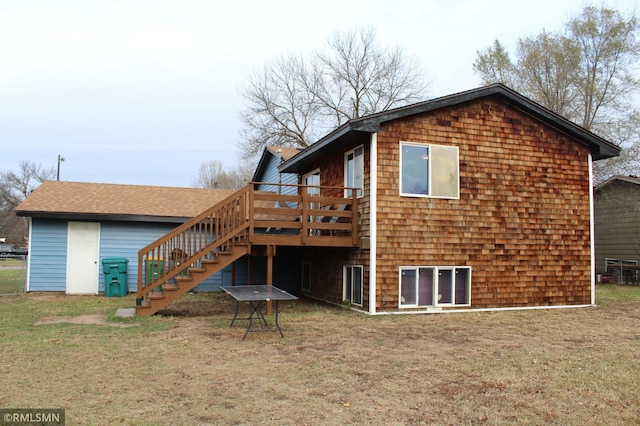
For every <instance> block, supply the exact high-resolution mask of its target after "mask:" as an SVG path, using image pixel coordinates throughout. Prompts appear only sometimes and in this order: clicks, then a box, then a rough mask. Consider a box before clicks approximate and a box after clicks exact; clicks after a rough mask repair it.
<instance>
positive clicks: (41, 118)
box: [0, 0, 636, 186]
mask: <svg viewBox="0 0 640 426" xmlns="http://www.w3.org/2000/svg"><path fill="white" fill-rule="evenodd" d="M605 3H606V4H607V5H608V6H610V7H614V8H617V9H618V10H620V11H622V12H624V13H625V14H628V13H630V12H632V11H633V10H632V8H634V7H635V4H636V2H635V1H628V0H609V1H606V2H605ZM584 4H585V3H584V2H583V1H581V0H533V1H528V0H527V1H524V0H519V1H515V0H437V1H436V0H386V1H379V0H370V1H365V0H353V1H351V0H322V1H320V0H318V1H316V0H307V1H300V0H297V1H294V0H270V1H264V0H260V1H244V0H235V1H224V2H223V1H214V0H210V1H206V0H0V146H1V147H2V148H1V150H0V171H9V170H13V171H17V170H18V165H19V163H20V161H31V162H34V163H36V164H41V165H43V166H45V167H54V168H55V167H56V166H57V158H58V155H62V156H64V158H65V162H63V163H62V164H61V168H60V170H61V171H60V179H61V180H68V181H79V182H105V183H126V184H141V185H163V186H191V185H192V183H193V181H194V179H195V177H196V174H197V170H198V168H199V166H200V164H201V163H202V162H206V161H209V160H213V159H215V160H220V161H222V162H223V163H225V165H226V167H227V168H232V167H233V166H235V165H236V163H237V161H238V151H237V143H238V142H239V139H240V135H239V128H240V123H239V120H238V115H239V112H240V111H241V110H242V107H243V99H242V97H241V95H240V92H241V90H242V88H243V87H244V86H245V84H246V82H247V80H248V77H249V75H250V73H251V72H253V71H256V70H259V69H261V67H262V66H263V64H265V63H266V62H267V61H270V60H272V59H275V58H277V57H278V56H281V55H286V54H290V53H305V52H308V51H310V50H313V49H317V48H321V47H322V46H323V44H324V43H325V42H326V40H327V38H328V37H329V36H330V35H331V34H332V33H334V32H335V31H336V30H340V31H345V30H350V29H354V28H360V27H367V28H369V27H370V28H374V29H375V30H376V34H377V39H378V41H380V42H381V43H382V44H385V45H390V46H400V47H402V48H403V49H404V50H405V52H406V53H407V54H409V55H412V56H415V57H416V58H417V59H418V61H420V62H421V63H422V65H423V67H424V69H425V72H426V77H427V79H428V80H430V81H432V85H431V93H430V95H431V96H430V97H435V96H440V95H447V94H451V93H455V92H459V91H463V90H467V89H471V88H474V87H477V86H478V85H479V80H478V79H477V78H476V77H475V76H474V75H473V70H472V64H473V61H474V60H475V57H476V52H477V51H478V50H483V49H485V48H486V47H487V46H489V45H490V44H491V43H492V42H493V40H495V39H496V38H497V39H499V40H500V41H501V42H502V43H503V44H504V45H505V46H506V47H507V48H508V49H509V50H510V51H512V49H513V47H514V46H515V44H516V41H517V39H518V37H524V36H528V35H532V34H537V33H539V32H540V31H541V30H542V29H543V28H545V29H547V30H550V31H555V30H559V29H560V28H561V27H562V24H563V22H565V21H566V20H567V18H569V17H570V16H574V15H576V14H578V13H579V12H580V11H581V10H582V6H583V5H584ZM597 4H600V3H597Z"/></svg>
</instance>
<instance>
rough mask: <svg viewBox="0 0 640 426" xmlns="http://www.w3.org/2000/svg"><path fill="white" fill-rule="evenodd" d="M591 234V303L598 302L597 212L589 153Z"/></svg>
mask: <svg viewBox="0 0 640 426" xmlns="http://www.w3.org/2000/svg"><path fill="white" fill-rule="evenodd" d="M588 158H589V234H590V242H591V304H592V305H595V304H596V245H595V235H594V232H595V213H594V208H593V157H592V156H591V153H589V157H588Z"/></svg>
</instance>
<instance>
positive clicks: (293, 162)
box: [280, 84, 620, 173]
mask: <svg viewBox="0 0 640 426" xmlns="http://www.w3.org/2000/svg"><path fill="white" fill-rule="evenodd" d="M489 96H500V97H501V98H502V99H504V100H505V101H507V102H508V103H509V104H510V105H512V106H513V107H515V108H517V109H519V110H520V111H522V112H523V113H526V114H528V115H531V116H533V117H535V118H537V119H538V120H541V121H543V122H545V123H546V124H548V125H550V126H551V127H554V128H556V129H557V130H559V131H561V132H563V133H565V134H567V135H569V136H571V137H572V138H574V139H577V140H578V141H580V142H582V143H584V144H586V145H588V146H589V147H590V149H591V153H592V155H593V158H594V160H602V159H605V158H611V157H615V156H618V155H619V154H620V147H618V146H617V145H615V144H613V143H611V142H609V141H607V140H605V139H603V138H601V137H599V136H597V135H596V134H594V133H592V132H590V131H588V130H586V129H584V128H582V127H580V126H578V125H577V124H575V123H572V122H571V121H569V120H567V119H565V118H563V117H561V116H560V115H558V114H555V113H554V112H552V111H550V110H548V109H547V108H544V107H543V106H541V105H539V104H537V103H535V102H533V101H532V100H531V99H528V98H526V97H524V96H522V95H521V94H519V93H518V92H516V91H514V90H512V89H510V88H508V87H506V86H504V85H502V84H493V85H490V86H485V87H480V88H476V89H471V90H468V91H466V92H461V93H456V94H453V95H448V96H444V97H441V98H436V99H432V100H429V101H425V102H420V103H418V104H413V105H407V106H405V107H400V108H396V109H393V110H389V111H384V112H380V113H376V114H371V115H369V116H366V117H362V118H357V119H354V120H350V121H348V122H347V123H345V124H343V125H342V126H340V127H339V128H337V129H336V130H335V131H333V132H332V133H330V134H328V135H327V136H325V137H324V138H322V139H320V141H318V142H317V143H315V144H313V145H311V146H310V147H309V148H307V149H306V150H304V151H302V152H301V153H300V154H298V155H296V156H295V157H294V158H292V159H290V160H289V161H286V162H285V163H283V164H282V165H281V167H280V171H281V172H284V173H288V172H294V173H295V172H298V171H299V169H300V167H301V165H302V164H304V163H305V162H306V160H307V159H308V158H309V157H315V156H317V155H318V154H317V153H318V151H321V150H324V149H325V148H326V147H327V146H329V145H331V144H332V143H334V142H335V141H337V140H338V139H341V138H343V137H344V136H346V135H347V134H349V133H352V132H367V133H375V132H377V131H379V130H380V125H381V123H384V122H388V121H392V120H398V119H401V118H404V117H407V116H411V115H416V114H421V113H424V112H429V111H434V110H437V109H441V108H446V107H450V106H455V105H458V104H462V103H465V102H470V101H474V100H477V99H480V98H486V97H489Z"/></svg>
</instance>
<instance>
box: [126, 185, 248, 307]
mask: <svg viewBox="0 0 640 426" xmlns="http://www.w3.org/2000/svg"><path fill="white" fill-rule="evenodd" d="M251 188H252V186H251V185H247V186H245V187H244V188H242V189H240V190H238V191H236V192H234V193H233V194H232V195H230V196H229V197H227V198H225V199H224V200H222V201H220V202H219V203H218V204H216V205H214V206H213V207H211V208H210V209H207V210H205V211H204V212H202V213H201V214H199V215H198V216H195V217H194V218H193V219H190V220H189V221H187V222H185V223H184V224H182V225H180V226H178V227H177V228H176V229H174V230H173V231H171V232H169V233H168V234H166V235H164V236H162V237H160V238H158V239H157V240H155V241H153V242H152V243H150V244H148V245H147V246H146V247H144V248H142V249H141V250H140V251H139V252H138V293H137V297H138V301H139V302H140V301H141V300H143V299H146V298H147V297H148V296H149V295H150V294H151V293H153V292H159V291H161V289H162V285H163V284H166V283H170V282H171V280H172V279H174V278H175V277H177V276H178V275H181V274H186V271H187V269H188V268H192V267H199V266H200V265H201V263H202V262H203V261H206V260H214V261H215V260H216V258H217V256H219V255H220V253H221V252H225V251H228V250H232V249H233V245H234V243H238V242H241V241H244V240H245V239H246V237H247V234H248V229H249V217H250V214H249V213H250V206H251V201H250V198H251V193H252V190H251Z"/></svg>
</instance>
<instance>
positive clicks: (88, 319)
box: [34, 314, 139, 327]
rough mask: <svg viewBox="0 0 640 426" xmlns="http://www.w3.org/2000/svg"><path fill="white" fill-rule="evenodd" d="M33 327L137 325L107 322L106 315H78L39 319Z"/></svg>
mask: <svg viewBox="0 0 640 426" xmlns="http://www.w3.org/2000/svg"><path fill="white" fill-rule="evenodd" d="M34 324H35V325H46V324H94V325H108V326H112V327H132V326H137V325H139V324H136V323H132V324H121V323H116V322H108V321H107V316H106V315H101V314H91V315H79V316H76V317H48V318H41V319H40V320H38V321H36V322H35V323H34Z"/></svg>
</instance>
